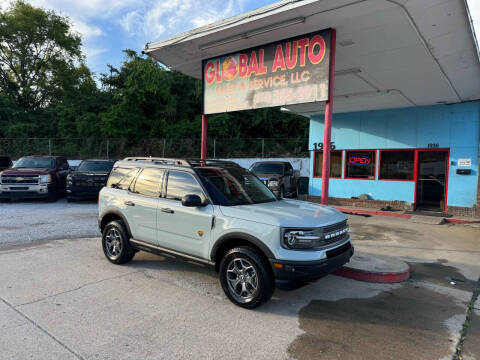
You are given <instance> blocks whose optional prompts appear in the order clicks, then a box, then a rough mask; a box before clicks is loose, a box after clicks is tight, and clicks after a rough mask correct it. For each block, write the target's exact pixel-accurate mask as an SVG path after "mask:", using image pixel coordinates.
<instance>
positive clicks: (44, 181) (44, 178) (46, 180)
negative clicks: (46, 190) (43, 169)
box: [39, 174, 52, 184]
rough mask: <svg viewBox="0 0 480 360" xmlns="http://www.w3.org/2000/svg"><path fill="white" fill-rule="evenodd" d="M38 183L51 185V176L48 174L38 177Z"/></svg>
mask: <svg viewBox="0 0 480 360" xmlns="http://www.w3.org/2000/svg"><path fill="white" fill-rule="evenodd" d="M39 180H40V181H39V183H40V184H48V183H51V182H52V175H50V174H48V175H40V178H39Z"/></svg>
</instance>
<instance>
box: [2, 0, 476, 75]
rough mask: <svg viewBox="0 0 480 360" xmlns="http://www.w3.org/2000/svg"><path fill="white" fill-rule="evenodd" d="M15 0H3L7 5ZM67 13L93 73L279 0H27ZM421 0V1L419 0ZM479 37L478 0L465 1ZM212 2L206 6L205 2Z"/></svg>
mask: <svg viewBox="0 0 480 360" xmlns="http://www.w3.org/2000/svg"><path fill="white" fill-rule="evenodd" d="M10 1H11V0H0V7H2V8H3V9H5V7H7V6H8V4H9V3H10ZM27 1H29V2H30V3H31V4H32V5H35V6H39V7H42V8H45V9H52V10H55V11H56V12H57V13H60V14H61V15H64V16H68V17H69V18H70V20H71V22H72V24H73V28H74V30H75V31H77V32H79V33H80V34H81V35H82V38H83V50H84V53H85V55H86V59H87V65H88V66H89V67H90V69H91V70H92V71H93V72H94V73H95V74H97V75H98V74H100V73H102V72H106V71H107V64H111V65H113V66H119V65H120V64H121V62H122V61H123V59H124V54H123V53H122V50H123V49H127V48H128V49H133V50H136V51H137V52H140V51H141V50H142V49H143V46H144V45H145V44H146V43H147V42H152V41H156V40H160V39H164V38H168V37H170V36H173V35H175V34H178V33H181V32H184V31H187V30H190V29H194V28H196V27H199V26H202V25H206V24H208V23H211V22H214V21H217V20H221V19H224V18H226V17H229V16H233V15H237V14H241V13H243V12H247V11H250V10H253V9H255V8H258V7H262V6H264V5H267V4H270V3H273V2H275V0H27ZM418 1H420V0H418ZM467 2H468V5H469V8H470V12H471V15H472V20H473V23H474V26H475V28H476V34H477V38H478V40H479V42H480V0H467ZM206 3H208V9H206V8H207V6H206Z"/></svg>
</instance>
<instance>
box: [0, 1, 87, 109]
mask: <svg viewBox="0 0 480 360" xmlns="http://www.w3.org/2000/svg"><path fill="white" fill-rule="evenodd" d="M69 29H70V23H69V21H68V19H66V18H63V17H60V16H58V15H56V14H55V13H54V12H52V11H45V10H42V9H39V8H34V7H33V6H31V5H29V4H27V3H25V2H23V1H21V0H18V1H16V2H14V3H13V4H12V5H11V7H10V8H9V9H7V10H6V11H5V12H2V13H0V89H1V90H0V91H1V93H2V95H4V96H6V97H8V98H10V99H12V101H13V102H14V103H15V104H16V105H17V106H19V107H21V108H22V109H25V110H36V109H39V108H45V107H47V106H48V105H50V104H51V103H52V102H54V101H56V100H58V99H60V98H61V97H63V96H65V95H68V94H69V93H70V94H71V93H72V92H74V91H75V89H76V88H77V85H78V84H79V83H81V82H82V81H85V77H88V75H89V70H88V69H87V68H86V67H85V66H83V65H80V66H79V67H78V66H77V65H76V63H78V62H80V63H81V62H82V60H83V57H82V53H81V39H80V36H79V35H77V34H72V33H71V32H70V31H69Z"/></svg>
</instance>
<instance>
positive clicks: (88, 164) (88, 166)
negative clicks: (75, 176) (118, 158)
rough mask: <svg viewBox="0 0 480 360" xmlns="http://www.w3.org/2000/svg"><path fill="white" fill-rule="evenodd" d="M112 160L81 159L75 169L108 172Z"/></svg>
mask: <svg viewBox="0 0 480 360" xmlns="http://www.w3.org/2000/svg"><path fill="white" fill-rule="evenodd" d="M113 164H114V162H113V161H91V160H87V161H82V162H81V163H80V165H79V166H78V169H77V171H102V172H109V171H111V170H112V167H113Z"/></svg>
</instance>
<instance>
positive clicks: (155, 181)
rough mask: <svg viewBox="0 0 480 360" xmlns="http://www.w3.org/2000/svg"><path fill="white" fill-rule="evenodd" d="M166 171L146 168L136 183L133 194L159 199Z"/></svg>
mask: <svg viewBox="0 0 480 360" xmlns="http://www.w3.org/2000/svg"><path fill="white" fill-rule="evenodd" d="M164 172H165V171H164V170H161V169H153V168H146V169H143V170H142V172H141V173H140V175H138V177H137V180H136V181H135V187H134V189H133V192H134V193H136V194H139V195H144V196H149V197H153V198H158V197H159V196H160V191H159V189H161V187H160V184H161V182H162V179H163V174H164Z"/></svg>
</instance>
